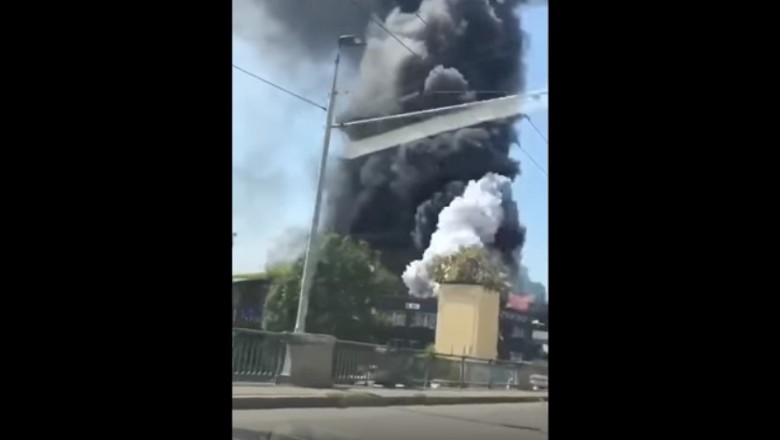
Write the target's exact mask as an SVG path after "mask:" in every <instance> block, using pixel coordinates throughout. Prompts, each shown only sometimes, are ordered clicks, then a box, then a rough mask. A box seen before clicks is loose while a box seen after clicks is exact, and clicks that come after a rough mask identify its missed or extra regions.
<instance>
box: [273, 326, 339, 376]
mask: <svg viewBox="0 0 780 440" xmlns="http://www.w3.org/2000/svg"><path fill="white" fill-rule="evenodd" d="M284 339H285V341H287V354H286V356H285V361H284V363H285V365H284V368H283V373H282V375H283V376H287V377H286V378H285V379H287V380H289V383H291V384H292V385H296V386H300V387H307V388H331V387H332V386H333V356H334V351H335V348H336V338H335V337H334V336H331V335H317V334H311V333H287V334H285V337H284Z"/></svg>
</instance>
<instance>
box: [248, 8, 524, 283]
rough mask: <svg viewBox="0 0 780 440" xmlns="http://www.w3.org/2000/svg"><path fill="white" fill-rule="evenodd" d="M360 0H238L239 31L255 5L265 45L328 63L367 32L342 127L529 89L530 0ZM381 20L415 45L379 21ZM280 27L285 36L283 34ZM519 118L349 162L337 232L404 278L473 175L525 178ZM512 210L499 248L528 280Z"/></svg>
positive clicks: (510, 207)
mask: <svg viewBox="0 0 780 440" xmlns="http://www.w3.org/2000/svg"><path fill="white" fill-rule="evenodd" d="M355 1H356V2H357V3H358V4H359V5H360V7H356V6H355V5H354V4H353V3H352V0H233V2H234V28H235V27H236V26H237V25H236V22H237V21H238V20H237V19H236V17H237V15H241V14H244V15H246V12H245V10H246V9H247V7H248V6H247V5H251V6H252V7H253V8H256V10H259V11H260V12H261V13H260V14H255V15H258V16H262V17H263V18H262V19H263V20H265V21H264V23H265V24H266V26H265V27H264V28H262V30H261V31H258V30H257V29H250V31H251V32H250V33H251V34H252V35H254V36H255V37H256V38H260V39H263V42H262V43H263V44H264V45H265V46H266V47H269V48H275V49H276V50H279V48H284V51H286V52H289V53H288V54H287V55H288V56H289V57H300V56H306V57H309V58H315V59H322V60H323V61H324V60H326V59H329V57H330V56H332V54H333V51H334V49H335V41H336V38H337V37H338V36H339V35H342V34H358V35H360V34H362V33H364V35H365V37H366V39H367V40H368V46H367V47H366V48H365V49H364V50H362V51H360V50H356V49H354V48H351V49H348V50H345V56H347V57H348V61H349V58H350V57H352V59H354V60H357V59H360V57H361V56H362V61H361V66H360V78H359V81H358V84H357V85H356V87H350V93H349V95H347V97H348V101H349V102H348V108H347V109H346V110H345V111H344V112H342V114H341V115H340V116H339V118H338V119H340V120H355V119H362V118H367V117H374V116H383V115H389V114H395V113H400V112H408V111H414V110H420V109H427V108H435V107H441V106H446V105H451V104H458V103H464V102H471V101H475V100H486V99H493V98H498V97H500V96H505V95H510V94H515V93H518V92H520V91H522V90H523V88H524V66H523V63H522V52H523V50H524V43H525V41H524V35H523V33H522V32H521V31H520V27H519V19H518V17H517V15H516V13H515V9H516V8H517V7H518V5H520V4H521V3H525V2H524V1H521V0H422V1H421V0H403V1H402V0H355ZM242 8H243V9H244V11H243V12H242V11H241V10H242ZM366 11H368V12H369V13H367V12H366ZM370 14H371V15H373V17H375V18H376V19H377V20H379V21H380V22H382V23H383V24H384V26H385V27H386V28H387V29H389V30H390V31H392V32H393V33H394V34H395V36H396V37H398V38H399V39H400V40H401V41H402V42H403V43H404V44H405V45H406V46H407V47H404V45H402V44H401V43H399V42H398V41H396V40H395V39H394V38H393V37H391V36H389V35H388V34H387V32H386V31H385V30H383V29H382V28H381V27H380V26H377V25H376V24H374V23H373V22H371V20H370V16H371V15H370ZM418 15H419V16H418ZM279 25H281V26H282V27H283V31H277V30H276V27H278V26H279ZM234 32H238V33H241V32H242V31H241V30H240V29H239V30H234ZM410 49H411V51H413V52H415V55H413V54H411V53H410ZM284 51H283V52H284ZM342 104H344V102H343V98H342ZM411 122H416V121H412V120H408V119H407V120H402V121H399V120H396V121H392V122H387V123H379V124H372V125H364V126H359V127H354V128H352V129H350V130H349V131H348V132H347V134H348V136H349V137H350V138H351V139H353V140H355V139H360V138H363V137H367V136H371V135H375V134H379V133H382V132H384V131H387V130H389V129H393V128H397V127H398V126H399V125H403V124H409V123H411ZM514 122H515V121H512V120H508V121H502V122H491V123H486V124H481V125H478V126H475V127H470V128H465V129H461V130H457V131H454V132H450V133H444V134H441V135H438V136H434V137H431V138H428V139H424V140H420V141H416V142H413V143H410V144H408V145H402V146H400V147H399V148H396V149H390V150H385V151H382V152H380V153H376V154H373V155H371V156H368V157H362V158H359V159H356V160H353V161H348V162H342V163H340V164H339V165H338V166H337V167H336V168H337V171H336V172H335V173H334V174H335V175H332V176H329V182H330V184H329V188H328V212H327V219H326V223H327V224H326V227H328V228H330V229H333V230H335V231H336V232H339V233H347V234H351V235H356V236H359V237H361V238H363V239H366V240H367V241H369V242H370V243H371V244H372V245H373V246H374V247H375V248H377V249H379V250H381V251H382V253H383V255H384V256H385V258H386V262H387V263H388V265H389V266H390V267H391V268H392V269H394V270H395V271H396V272H397V273H398V274H400V273H401V272H403V270H404V268H405V266H406V264H407V263H409V262H410V261H412V260H414V259H416V258H419V257H420V255H421V254H422V251H423V250H424V249H425V248H426V246H427V245H428V243H429V241H430V237H431V234H432V232H433V231H434V230H435V229H436V224H437V218H438V214H439V212H440V211H441V210H442V208H444V207H445V206H447V205H448V204H449V203H450V202H451V201H452V199H453V198H454V197H456V196H458V195H460V194H461V193H462V192H463V189H464V188H465V185H466V183H467V182H468V181H469V180H475V179H479V178H481V177H482V176H484V175H485V174H486V173H488V172H495V173H498V174H501V175H504V176H507V177H509V178H512V179H514V178H515V177H516V176H517V175H518V173H519V164H518V163H517V162H516V161H514V160H512V159H510V158H509V150H510V147H511V146H512V145H513V144H514V143H516V142H517V137H516V134H515V132H514V129H513V126H512V125H513V123H514ZM504 210H505V215H504V224H503V226H502V227H501V228H500V229H499V231H498V233H497V234H496V239H495V243H494V244H493V247H495V248H496V249H497V250H499V251H500V253H501V254H502V255H503V256H504V260H505V262H506V263H507V265H508V267H509V268H510V269H511V270H512V271H513V272H517V273H519V265H518V261H517V258H518V255H519V249H520V247H521V246H522V244H523V242H524V238H525V229H524V228H523V227H522V226H521V225H520V223H519V221H518V215H517V208H516V206H515V204H514V202H513V201H512V200H506V201H505V203H504Z"/></svg>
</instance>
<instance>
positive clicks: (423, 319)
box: [412, 312, 436, 330]
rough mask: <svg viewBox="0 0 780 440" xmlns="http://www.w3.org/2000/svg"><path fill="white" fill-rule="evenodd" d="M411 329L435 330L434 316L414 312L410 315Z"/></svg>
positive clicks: (433, 314)
mask: <svg viewBox="0 0 780 440" xmlns="http://www.w3.org/2000/svg"><path fill="white" fill-rule="evenodd" d="M412 327H425V328H430V329H434V330H435V329H436V314H435V313H423V312H416V313H414V314H413V315H412Z"/></svg>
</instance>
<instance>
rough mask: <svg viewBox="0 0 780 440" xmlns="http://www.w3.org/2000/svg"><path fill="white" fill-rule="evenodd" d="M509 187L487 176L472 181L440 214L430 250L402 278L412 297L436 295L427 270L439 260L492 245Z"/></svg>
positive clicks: (495, 176) (501, 178) (505, 180)
mask: <svg viewBox="0 0 780 440" xmlns="http://www.w3.org/2000/svg"><path fill="white" fill-rule="evenodd" d="M510 185H511V180H510V179H509V178H508V177H505V176H501V175H499V174H494V173H488V174H486V175H485V176H484V177H482V178H481V179H479V180H476V181H475V180H472V181H471V182H469V184H468V185H467V186H466V189H465V191H464V192H463V195H462V196H460V197H456V198H455V199H454V200H453V201H452V203H450V204H449V206H447V207H446V208H444V209H443V210H442V211H441V213H439V222H438V225H437V228H436V231H435V232H434V233H433V235H432V236H431V243H430V245H429V246H428V249H426V250H425V252H424V253H423V257H422V259H421V260H417V261H413V262H411V263H410V264H409V265H408V266H407V268H406V271H404V273H403V276H402V277H403V280H404V283H406V286H407V287H408V288H409V292H410V293H411V294H412V295H415V296H431V295H433V293H434V290H435V287H436V284H435V282H434V281H433V280H432V279H431V277H430V275H429V273H428V268H429V266H430V264H431V262H432V261H433V260H434V259H435V258H436V257H442V256H447V255H452V254H453V253H455V252H457V251H458V249H460V248H462V247H468V246H480V247H484V246H486V245H490V244H491V243H493V240H494V238H495V235H496V231H498V228H499V227H500V226H501V223H502V222H503V220H504V209H503V207H502V202H503V200H504V199H505V197H506V196H507V194H508V192H510V191H511V187H510Z"/></svg>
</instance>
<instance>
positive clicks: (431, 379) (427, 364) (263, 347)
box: [233, 328, 548, 389]
mask: <svg viewBox="0 0 780 440" xmlns="http://www.w3.org/2000/svg"><path fill="white" fill-rule="evenodd" d="M286 351H287V342H286V339H285V335H284V334H282V333H274V332H267V331H261V330H250V329H239V328H234V329H233V380H234V381H242V382H244V381H245V382H272V383H276V382H277V381H278V380H279V379H280V376H282V370H283V368H284V362H285V356H286ZM547 371H548V370H547V364H546V362H544V363H529V362H513V361H499V360H489V359H477V358H472V357H468V356H454V355H442V354H438V353H432V352H430V351H426V350H413V349H404V348H390V347H386V346H381V345H374V344H367V343H362V342H351V341H342V340H339V341H337V342H336V346H335V350H334V353H333V379H334V382H335V383H337V384H342V385H382V386H385V387H396V386H397V385H403V386H404V387H411V388H420V387H422V388H429V387H431V388H439V387H455V388H466V387H469V388H511V389H517V388H521V389H529V388H531V387H532V386H533V384H532V382H533V381H532V380H531V379H532V376H534V377H539V376H543V377H546V376H547V374H548V372H547Z"/></svg>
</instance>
